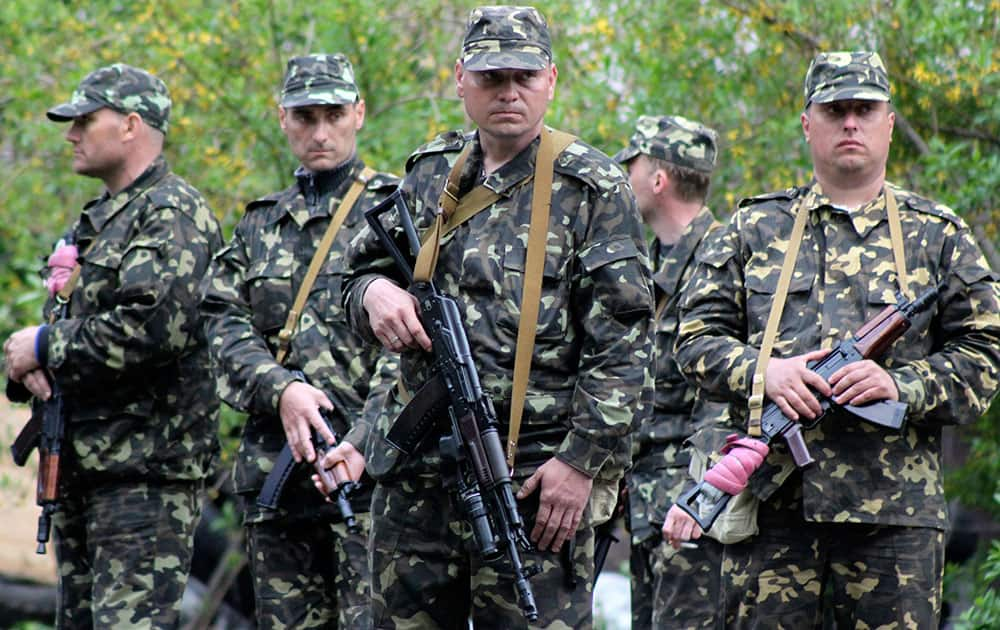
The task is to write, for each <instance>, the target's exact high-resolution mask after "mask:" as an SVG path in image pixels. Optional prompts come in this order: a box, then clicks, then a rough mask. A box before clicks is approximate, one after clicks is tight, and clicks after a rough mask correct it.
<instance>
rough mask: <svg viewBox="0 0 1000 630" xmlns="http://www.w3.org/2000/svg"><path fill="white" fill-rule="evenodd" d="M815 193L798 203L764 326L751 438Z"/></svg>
mask: <svg viewBox="0 0 1000 630" xmlns="http://www.w3.org/2000/svg"><path fill="white" fill-rule="evenodd" d="M814 197H815V194H814V193H813V192H812V191H809V194H808V195H806V198H805V201H804V202H803V201H802V200H801V199H799V200H796V203H795V208H794V213H795V224H794V225H793V226H792V235H791V237H790V238H789V240H788V250H787V251H786V252H785V260H784V262H782V263H781V274H780V275H779V276H778V288H777V290H776V291H775V293H774V301H772V302H771V312H770V313H769V314H768V316H767V325H766V326H765V327H764V339H763V340H762V341H761V344H760V354H759V355H758V356H757V367H756V368H755V369H754V372H753V380H752V381H751V384H750V400H749V401H748V402H749V405H750V419H749V422H748V423H747V433H748V434H749V435H750V436H751V437H760V434H761V431H760V417H761V414H762V413H763V410H764V374H765V372H766V371H767V363H768V361H769V360H770V358H771V350H772V349H773V348H774V340H775V337H777V334H778V323H779V322H780V321H781V312H782V311H783V310H785V299H786V298H787V296H788V285H789V284H791V281H792V271H793V270H794V269H795V259H796V258H797V257H798V255H799V246H800V245H801V244H802V234H803V233H804V232H805V228H806V219H807V218H808V216H809V209H810V207H811V206H812V203H813V199H814Z"/></svg>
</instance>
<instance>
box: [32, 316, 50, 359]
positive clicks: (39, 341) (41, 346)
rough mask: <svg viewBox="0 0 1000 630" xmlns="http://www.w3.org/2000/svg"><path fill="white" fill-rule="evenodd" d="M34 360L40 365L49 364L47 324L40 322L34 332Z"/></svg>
mask: <svg viewBox="0 0 1000 630" xmlns="http://www.w3.org/2000/svg"><path fill="white" fill-rule="evenodd" d="M35 360H36V361H38V364H39V365H41V366H42V367H48V364H49V326H48V324H42V325H41V326H39V327H38V332H37V333H36V334H35Z"/></svg>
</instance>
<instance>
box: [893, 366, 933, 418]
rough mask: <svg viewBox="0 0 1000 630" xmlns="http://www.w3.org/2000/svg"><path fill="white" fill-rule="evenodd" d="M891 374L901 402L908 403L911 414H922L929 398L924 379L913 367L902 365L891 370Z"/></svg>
mask: <svg viewBox="0 0 1000 630" xmlns="http://www.w3.org/2000/svg"><path fill="white" fill-rule="evenodd" d="M889 375H890V376H891V377H892V379H893V380H894V381H895V382H896V389H897V390H898V391H899V402H901V403H906V404H907V405H908V406H909V408H910V414H909V415H911V416H919V415H921V410H922V409H923V408H924V403H925V401H926V400H927V391H926V390H925V389H924V382H923V379H921V378H920V375H919V374H918V373H917V371H916V370H914V369H913V368H912V367H901V368H898V369H894V370H889Z"/></svg>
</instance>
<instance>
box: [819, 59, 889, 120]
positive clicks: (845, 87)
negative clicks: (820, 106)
mask: <svg viewBox="0 0 1000 630" xmlns="http://www.w3.org/2000/svg"><path fill="white" fill-rule="evenodd" d="M805 97H806V105H805V106H806V107H809V105H810V104H811V103H829V102H832V101H843V100H848V99H858V100H862V101H888V100H889V75H888V74H887V73H886V71H885V64H884V63H882V58H881V57H880V56H879V54H878V53H877V52H868V51H860V52H831V53H819V54H818V55H816V57H815V58H814V59H813V60H812V63H810V64H809V70H808V71H807V72H806V83H805Z"/></svg>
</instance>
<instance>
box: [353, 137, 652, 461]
mask: <svg viewBox="0 0 1000 630" xmlns="http://www.w3.org/2000/svg"><path fill="white" fill-rule="evenodd" d="M467 142H474V143H475V144H474V148H473V151H472V153H471V154H470V157H469V160H468V162H467V163H466V168H465V171H464V173H463V176H462V178H461V183H460V191H461V193H462V194H464V193H465V192H467V191H468V190H470V189H471V188H472V187H473V185H474V184H476V183H478V181H479V174H480V172H481V164H482V153H481V150H480V148H479V143H478V135H476V134H475V133H473V134H469V135H463V134H461V133H459V132H450V133H447V134H444V135H442V136H439V137H438V138H437V139H435V140H434V141H432V142H431V143H429V144H427V145H425V146H424V147H421V148H420V149H418V150H417V151H416V152H415V153H414V154H413V155H412V156H411V157H410V159H409V161H408V163H407V176H406V178H405V180H404V182H403V185H402V190H403V192H404V194H405V196H406V199H407V204H408V205H409V208H410V211H411V212H412V213H413V214H414V215H415V217H416V219H415V221H416V224H417V229H418V231H422V230H423V229H424V228H426V227H427V226H428V225H429V224H430V223H431V221H432V218H433V216H434V212H435V211H436V210H437V207H438V197H439V195H440V193H441V190H442V189H443V187H444V181H445V179H446V177H447V175H448V172H449V171H450V169H451V166H452V164H453V163H454V162H455V160H456V159H457V157H458V155H459V152H460V151H461V150H462V148H463V147H464V146H465V144H466V143H467ZM537 148H538V140H537V139H536V140H535V141H534V142H533V143H532V144H531V145H529V146H528V147H527V148H525V150H524V151H522V152H521V153H520V154H519V155H517V156H515V157H514V158H513V159H512V160H511V161H510V162H508V163H507V164H505V165H503V166H502V167H501V168H499V169H497V170H496V171H495V172H493V173H491V174H490V175H489V176H488V177H487V178H486V180H485V185H486V186H487V187H489V188H491V189H492V190H494V191H496V192H497V193H498V194H499V195H500V196H501V199H500V200H499V201H497V202H496V203H494V204H493V205H492V206H490V207H489V208H487V209H486V210H484V211H482V212H480V213H478V214H476V215H475V216H474V217H472V218H471V219H470V220H469V221H467V222H466V223H465V224H463V225H462V226H460V227H459V228H457V229H456V230H454V231H453V232H451V233H450V234H448V235H446V236H445V237H444V238H443V239H442V241H441V251H440V258H439V260H438V264H437V267H436V273H435V275H434V281H435V284H436V285H437V287H438V289H439V290H441V291H442V292H444V293H446V294H448V295H451V296H452V297H454V298H455V299H456V301H457V302H458V305H459V309H460V311H461V312H462V315H463V318H464V320H465V325H466V328H467V331H468V335H469V342H470V345H471V349H472V354H473V356H474V357H475V360H476V364H477V367H478V370H479V374H480V378H481V381H482V385H483V389H484V391H486V392H487V393H488V394H489V395H490V396H491V397H492V399H493V401H494V403H495V405H496V408H497V415H498V417H499V420H500V424H501V428H500V433H501V436H506V435H507V431H508V420H509V415H510V409H509V400H510V396H511V387H512V374H513V365H514V347H515V342H516V337H517V327H518V315H519V311H520V306H519V305H520V302H521V291H522V287H523V282H524V262H525V253H526V245H525V244H526V241H527V232H528V223H529V215H530V207H531V198H532V192H533V190H534V188H533V186H532V183H531V176H532V174H533V172H534V166H535V155H536V153H537ZM394 230H395V232H397V233H399V232H401V230H399V229H395V228H394ZM402 242H405V241H402ZM350 266H351V268H352V270H353V271H354V273H355V274H356V275H355V276H354V277H353V278H352V279H351V280H350V281H349V284H348V292H347V293H346V294H345V299H346V300H347V308H348V309H349V312H350V317H351V321H352V323H353V326H354V327H355V328H356V330H358V331H362V332H363V334H366V335H371V330H370V328H369V326H368V319H367V314H366V312H365V310H364V307H363V306H362V304H361V298H362V296H363V294H364V291H365V289H366V288H367V286H368V283H369V282H371V281H372V280H373V279H374V278H375V277H376V276H375V274H382V275H386V276H390V277H392V278H394V279H396V280H397V281H399V282H400V284H403V282H402V280H401V278H400V276H399V274H398V273H397V271H396V270H395V268H394V267H393V266H392V262H391V260H390V259H389V258H388V257H387V256H386V254H385V251H384V250H383V248H382V247H381V246H380V245H379V244H378V243H377V241H376V240H375V239H374V237H373V236H372V235H371V234H370V233H369V234H368V235H367V237H366V238H365V240H363V241H361V240H360V239H359V242H358V245H357V247H356V248H352V251H351V261H350ZM651 315H652V297H651V282H650V277H649V272H648V260H647V253H646V245H645V243H644V242H643V229H642V224H641V221H640V219H639V215H638V212H637V210H636V207H635V200H634V197H633V195H632V193H631V189H630V188H629V186H628V182H627V180H626V179H625V178H624V177H623V176H622V173H621V171H620V169H619V168H618V167H617V166H615V165H614V164H613V163H612V162H611V161H610V160H609V159H608V158H607V156H605V155H604V154H602V153H600V152H599V151H597V150H595V149H593V148H592V147H590V146H588V145H586V144H584V143H583V142H580V141H576V142H574V143H573V144H571V145H570V146H569V147H568V148H567V149H566V150H564V151H563V152H562V153H561V154H560V155H559V156H558V157H557V158H556V160H555V166H554V176H553V186H552V202H551V216H550V220H549V233H548V247H547V253H546V259H545V265H544V273H543V279H542V298H541V308H540V312H539V316H538V325H537V335H536V338H535V348H534V354H533V361H532V368H531V376H530V379H529V381H530V382H529V384H528V392H527V402H526V404H525V410H524V417H523V420H522V428H521V436H520V441H519V446H518V452H517V461H516V469H515V476H520V475H524V474H528V473H530V472H531V471H533V470H534V469H535V468H536V467H537V466H538V465H539V464H541V463H542V462H544V461H545V460H547V459H548V458H550V457H552V456H553V455H555V456H557V457H559V459H561V460H562V461H564V462H566V463H568V464H569V465H571V466H573V467H574V468H576V469H577V470H579V471H581V472H583V473H585V474H587V475H589V476H591V477H593V476H595V475H598V473H599V472H600V473H601V478H605V476H606V477H607V478H609V479H617V478H620V477H621V475H622V472H623V471H624V469H625V468H626V467H627V465H628V461H629V459H630V452H629V451H630V437H629V430H630V427H631V425H632V422H633V418H634V416H635V414H636V412H637V410H638V406H639V404H640V402H641V401H642V400H643V399H644V398H646V397H648V396H649V395H650V388H651V386H652V378H651V374H650V369H649V366H650V363H651V351H652V349H651V343H650V336H649V321H650V317H651ZM428 366H429V364H428V361H427V355H425V354H424V353H422V352H419V351H408V352H405V353H404V354H403V356H402V375H403V378H404V380H405V382H406V385H407V387H408V388H409V389H410V391H416V390H417V388H418V387H419V385H420V384H421V383H422V382H423V381H424V380H425V379H426V377H427V376H428ZM400 408H401V404H400V402H399V400H398V397H395V396H393V397H391V400H390V404H389V405H387V406H386V408H385V410H384V411H383V413H382V414H381V415H380V417H379V422H378V425H377V426H376V428H375V430H374V431H373V433H372V440H371V442H370V444H369V451H368V453H367V455H368V464H369V468H370V470H369V472H370V473H371V474H373V475H384V474H386V473H388V472H389V471H390V470H392V469H393V467H394V466H395V464H396V463H397V462H396V460H397V457H398V451H397V450H396V449H394V448H393V447H391V446H389V445H388V443H386V442H385V441H384V439H383V438H384V436H385V434H386V432H387V430H388V429H389V426H390V424H391V422H392V420H393V419H394V418H395V417H396V415H397V414H398V412H399V410H400ZM430 442H433V444H431V445H430V446H429V448H426V449H425V450H424V451H423V453H422V454H421V457H411V458H409V459H408V460H407V462H406V466H405V467H404V466H399V467H398V468H405V469H408V470H410V471H420V472H426V473H428V474H437V473H438V467H439V461H438V458H437V447H436V442H435V441H434V440H430Z"/></svg>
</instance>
